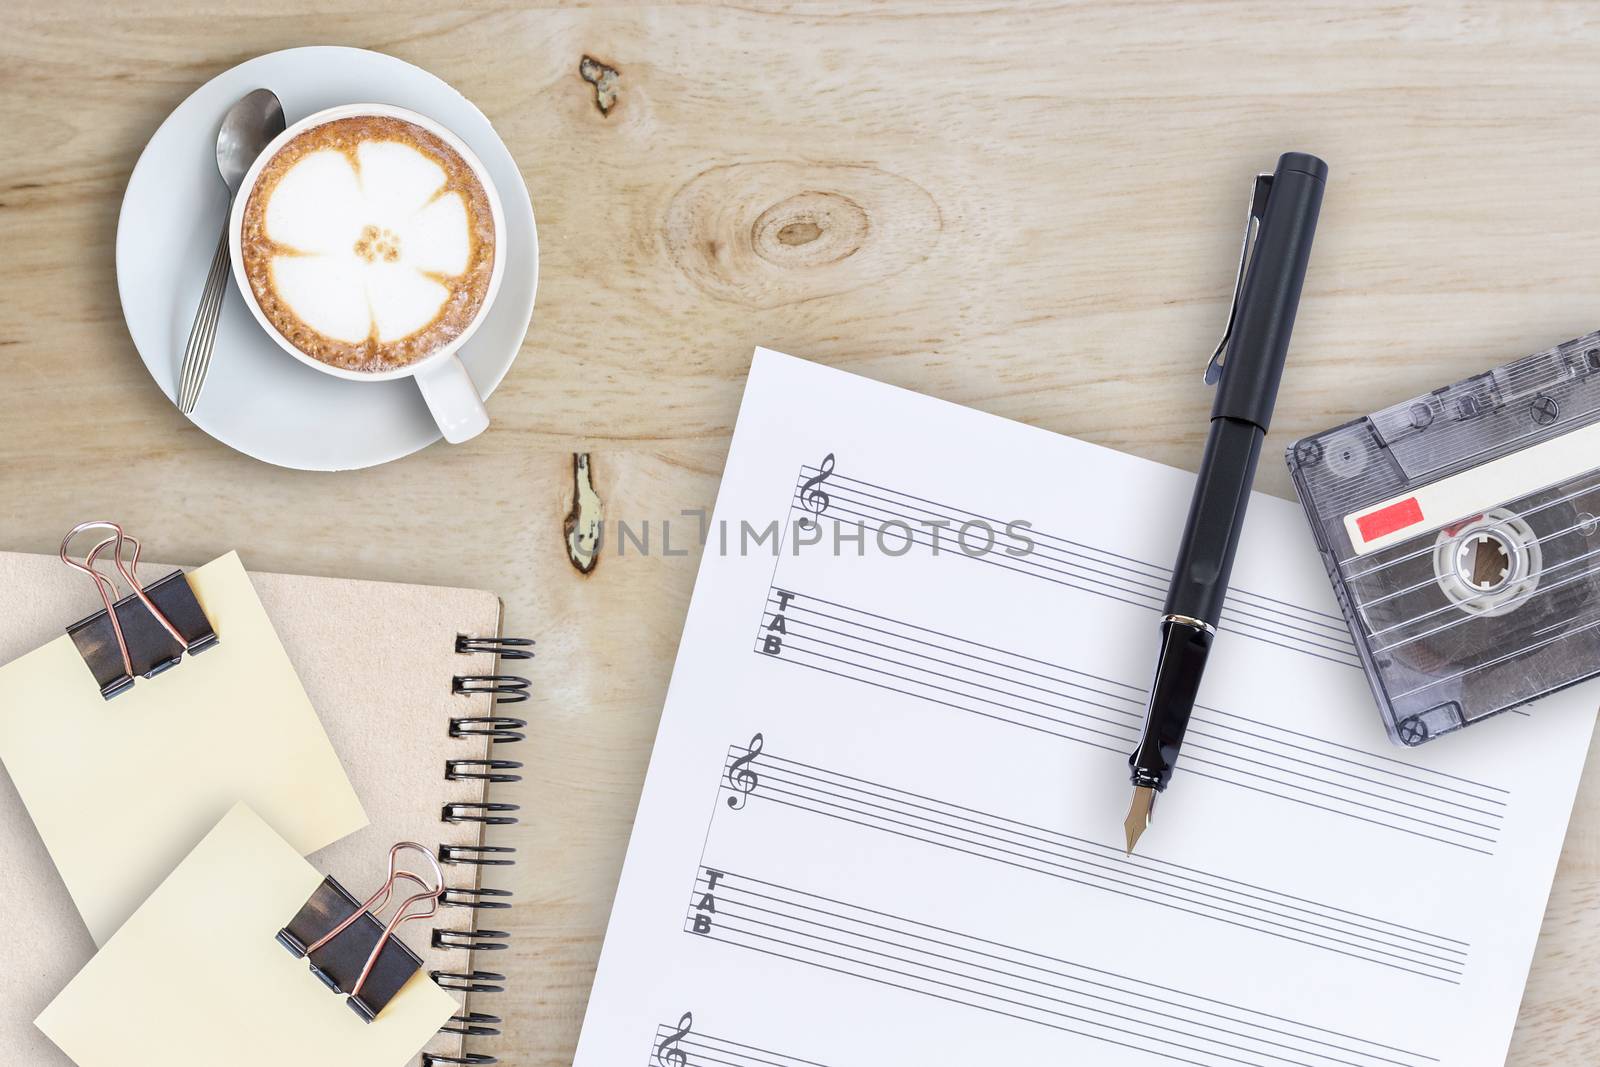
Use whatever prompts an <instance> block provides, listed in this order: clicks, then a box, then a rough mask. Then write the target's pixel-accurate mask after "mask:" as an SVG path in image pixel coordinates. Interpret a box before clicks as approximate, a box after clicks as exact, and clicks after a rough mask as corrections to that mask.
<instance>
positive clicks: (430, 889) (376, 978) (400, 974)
mask: <svg viewBox="0 0 1600 1067" xmlns="http://www.w3.org/2000/svg"><path fill="white" fill-rule="evenodd" d="M408 851H410V852H416V853H418V854H419V855H421V856H422V857H423V858H424V859H425V860H426V861H427V865H428V868H429V870H428V872H427V873H429V874H430V875H431V878H424V877H422V876H421V875H418V874H416V873H414V872H412V871H407V870H401V869H400V854H401V853H402V852H408ZM401 882H410V883H412V884H414V885H416V886H418V887H419V891H418V892H416V893H413V894H411V895H410V896H408V897H406V898H405V899H404V900H402V901H401V902H400V904H399V906H398V907H397V908H396V909H395V912H394V915H393V916H392V917H391V918H390V919H389V921H388V922H387V923H383V922H382V921H381V919H380V918H379V916H380V915H381V913H382V912H383V910H384V909H385V908H386V907H387V906H388V904H389V901H390V899H391V898H392V897H393V896H394V894H395V888H396V886H398V885H399V884H400V883H401ZM444 892H445V884H444V872H443V871H442V870H441V869H440V867H439V863H438V861H437V860H435V859H434V857H433V853H432V852H430V851H429V850H427V849H425V848H423V847H422V846H421V845H419V844H417V843H416V842H414V841H401V842H400V843H398V844H396V845H395V846H394V847H393V848H391V849H390V850H389V876H388V877H387V878H386V879H384V881H383V884H382V885H380V886H379V887H378V889H377V891H376V892H374V893H373V894H372V895H371V896H370V897H368V898H367V899H366V900H365V901H362V902H360V903H357V902H356V899H355V897H353V896H351V895H350V894H349V892H347V891H346V890H345V888H344V887H343V886H341V885H340V884H339V883H338V881H337V880H335V879H334V878H332V877H328V878H324V879H323V880H322V884H321V885H320V886H319V887H318V888H317V891H316V892H315V893H313V894H312V896H311V899H310V900H308V901H306V903H305V906H304V907H302V908H301V909H300V911H299V912H298V913H297V914H296V915H295V916H294V918H293V919H291V920H290V921H289V924H288V925H287V926H285V927H284V928H283V929H282V930H279V931H278V937H277V940H278V943H279V944H281V945H283V947H284V948H286V949H288V950H289V951H290V952H291V953H292V954H293V955H294V956H295V957H296V958H305V959H307V960H308V961H309V962H310V965H311V971H312V973H313V974H314V975H316V977H317V978H318V979H319V980H320V981H321V982H322V983H323V984H324V985H326V986H328V988H330V989H332V990H334V991H335V992H337V993H345V994H346V1002H347V1003H348V1004H349V1005H350V1007H351V1009H352V1010H354V1011H355V1012H356V1014H358V1015H360V1016H361V1017H362V1018H363V1019H364V1020H366V1021H367V1022H371V1021H372V1020H373V1019H375V1018H376V1017H377V1015H378V1013H379V1012H381V1011H382V1010H383V1009H384V1007H385V1006H386V1005H387V1004H388V1003H389V1001H390V1000H391V999H392V998H393V997H394V995H395V994H396V993H397V992H399V990H400V987H401V986H403V985H404V984H405V982H406V981H407V980H409V979H410V977H411V976H412V975H413V974H414V973H416V971H418V970H419V969H421V967H422V960H421V958H420V957H418V956H417V954H416V953H414V952H412V951H411V949H409V948H407V947H406V945H405V944H404V943H403V942H401V941H400V940H398V939H396V938H395V937H394V932H395V930H396V929H397V928H398V927H399V926H400V924H401V923H406V922H410V921H412V920H413V919H426V918H429V917H431V916H433V915H436V914H438V911H439V901H440V899H441V898H442V897H443V896H444ZM419 904H424V905H425V908H423V909H419V910H412V909H413V907H414V906H415V905H419ZM340 915H342V916H343V918H342V919H339V920H338V921H336V922H335V921H334V920H335V919H336V918H337V917H338V916H340ZM330 922H331V923H332V925H331V927H330V926H328V925H327V924H329V923H330ZM352 927H354V929H352ZM317 929H323V930H324V932H323V933H322V934H320V936H316V937H315V939H314V940H308V938H310V937H311V936H312V935H311V933H310V931H312V930H317ZM347 932H348V933H347ZM341 935H343V936H341ZM368 944H370V945H371V948H370V949H368V948H367V947H366V946H367V945H368ZM358 961H359V962H358ZM369 985H370V986H371V987H372V988H369Z"/></svg>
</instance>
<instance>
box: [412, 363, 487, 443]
mask: <svg viewBox="0 0 1600 1067" xmlns="http://www.w3.org/2000/svg"><path fill="white" fill-rule="evenodd" d="M416 379H417V388H419V389H421V390H422V399H423V400H425V401H427V404H428V412H429V414H431V415H432V416H433V421H434V422H437V423H438V424H439V429H440V431H441V432H442V433H443V434H444V439H445V440H446V441H449V442H450V443H451V444H453V445H459V444H460V443H461V442H463V441H470V440H472V439H473V438H474V437H476V436H478V435H479V434H480V433H482V432H483V431H485V430H487V429H488V428H489V413H488V412H487V411H485V410H484V407H483V398H481V397H480V396H478V387H477V386H475V385H473V384H472V379H471V378H470V377H469V376H468V375H467V368H466V367H465V366H463V365H462V363H461V357H460V356H457V355H455V354H454V353H452V354H451V355H450V358H448V359H441V360H439V361H438V362H436V363H434V364H432V365H431V366H428V367H424V368H423V369H421V370H419V371H418V372H417V373H416Z"/></svg>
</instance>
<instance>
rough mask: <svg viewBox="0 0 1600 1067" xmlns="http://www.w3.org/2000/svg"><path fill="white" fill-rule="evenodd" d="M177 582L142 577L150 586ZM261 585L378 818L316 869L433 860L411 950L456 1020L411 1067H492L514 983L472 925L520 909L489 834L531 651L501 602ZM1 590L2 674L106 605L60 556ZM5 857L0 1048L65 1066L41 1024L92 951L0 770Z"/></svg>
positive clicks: (485, 595) (498, 819) (19, 574)
mask: <svg viewBox="0 0 1600 1067" xmlns="http://www.w3.org/2000/svg"><path fill="white" fill-rule="evenodd" d="M171 569H172V568H171V567H167V566H162V565H159V564H148V563H147V564H141V566H140V571H141V574H142V575H143V574H151V575H162V574H165V573H167V572H168V571H170V570H171ZM250 577H251V581H252V583H253V585H254V587H255V590H256V593H257V594H258V595H259V597H260V600H261V603H262V605H263V606H264V607H265V608H266V612H267V615H268V617H269V618H270V619H271V621H272V624H273V627H274V628H275V629H276V630H277V634H278V637H279V639H280V640H281V641H282V644H283V647H284V649H285V651H287V653H288V655H289V659H290V661H291V663H292V664H293V665H294V668H295V671H296V673H297V674H298V675H299V678H300V681H301V683H302V684H303V685H304V687H305V690H306V693H307V694H308V695H309V697H310V698H311V703H312V705H313V707H315V708H316V710H317V713H318V715H319V716H320V718H321V721H322V726H323V728H324V729H325V730H326V732H327V735H328V739H329V740H330V741H331V742H332V744H333V747H334V750H335V751H336V752H337V753H338V755H339V758H340V761H341V762H342V763H343V765H344V770H345V773H346V774H347V775H348V777H349V779H350V782H351V783H352V784H353V785H354V787H355V790H356V793H357V795H358V796H359V797H360V800H361V804H362V806H363V807H364V808H365V810H366V814H367V817H368V819H369V825H368V826H367V828H366V829H364V830H360V831H358V832H356V833H354V834H351V835H349V836H348V837H345V838H343V839H341V840H339V841H337V842H335V843H334V844H332V845H329V846H327V847H325V848H323V849H321V850H319V851H317V852H314V853H312V854H311V855H310V856H309V857H307V858H308V860H309V861H310V862H311V863H312V864H313V865H314V866H315V867H316V868H317V869H318V870H319V871H323V872H326V873H328V874H331V875H333V876H335V877H337V878H338V879H339V880H340V881H341V882H343V883H345V884H347V885H350V886H369V885H373V884H376V882H377V881H378V880H380V879H381V877H382V875H383V871H382V870H381V869H376V870H375V869H374V863H375V862H377V861H375V859H374V857H378V858H379V859H381V857H382V856H383V855H384V854H385V853H386V852H387V850H388V848H389V846H390V845H391V844H393V843H394V842H396V841H401V840H410V841H419V842H423V843H426V844H428V845H430V846H436V847H437V850H438V856H439V858H440V860H441V861H442V863H443V867H444V871H445V873H446V876H447V878H448V879H449V881H450V882H451V888H450V889H449V890H448V891H447V892H446V894H445V898H444V905H445V906H444V907H443V908H441V910H440V913H439V915H438V916H436V917H435V918H434V919H431V920H429V921H428V923H427V924H423V923H415V924H411V926H410V927H407V928H403V929H402V936H403V937H404V939H405V940H406V942H407V944H409V945H410V947H411V948H413V949H414V950H415V951H416V952H417V953H418V954H419V955H420V956H421V957H422V959H423V965H424V967H425V968H426V969H427V970H428V971H429V972H431V973H433V974H434V975H435V976H436V980H437V981H438V982H439V984H440V985H441V986H443V987H444V988H446V989H447V990H450V991H451V992H452V993H453V994H454V995H455V997H456V998H457V1000H458V1002H459V1003H460V1004H461V1009H460V1012H459V1013H458V1014H457V1015H456V1016H455V1018H453V1019H452V1020H451V1021H450V1022H448V1023H446V1024H445V1028H444V1030H442V1031H441V1032H440V1034H439V1035H438V1036H437V1037H436V1038H435V1039H434V1040H433V1041H431V1042H429V1044H428V1046H427V1048H426V1050H424V1052H423V1053H422V1054H421V1055H420V1056H419V1057H418V1058H417V1059H416V1060H414V1061H413V1063H415V1064H422V1065H424V1067H433V1065H439V1067H443V1065H445V1064H451V1063H459V1062H469V1063H489V1062H492V1060H490V1059H478V1058H473V1057H474V1056H475V1055H482V1054H481V1053H474V1052H473V1051H472V1049H471V1047H470V1046H471V1045H472V1043H473V1042H472V1040H470V1039H469V1038H468V1036H467V1035H468V1034H469V1033H470V1034H471V1035H472V1036H473V1037H479V1036H492V1035H493V1034H495V1033H496V1032H497V1028H498V1020H497V1019H496V1018H495V1016H494V1014H493V1005H492V1002H489V1001H487V1000H486V997H487V995H488V994H490V993H493V992H498V991H499V989H500V987H503V985H504V980H503V979H502V978H501V977H500V976H499V975H497V974H493V973H491V972H489V971H486V970H483V969H481V968H480V967H478V966H476V965H475V963H474V959H475V956H476V954H477V951H480V950H491V949H493V948H494V947H496V946H503V945H504V944H505V943H506V935H504V934H501V933H498V932H496V931H494V930H491V929H486V928H485V926H493V925H494V924H493V923H492V921H491V922H487V923H480V922H479V921H478V920H479V918H480V917H485V918H487V917H488V916H492V915H493V914H494V913H495V912H496V911H498V910H501V909H503V908H506V907H509V906H510V903H511V901H510V893H509V892H508V891H506V890H504V889H500V888H497V887H495V886H494V885H493V884H492V879H490V878H485V877H483V875H485V874H486V873H489V872H490V871H492V869H493V868H495V867H499V866H505V865H508V864H509V863H511V862H512V856H511V853H512V851H513V850H512V849H510V848H508V847H506V846H486V845H485V843H484V836H483V833H484V828H485V826H486V825H490V824H492V823H507V822H511V821H514V820H515V815H514V814H513V811H514V808H512V807H511V806H509V805H505V804H504V803H503V802H499V801H496V800H494V799H492V798H490V797H489V795H488V794H489V791H490V790H491V789H492V788H493V784H492V783H496V782H509V781H514V780H515V779H516V774H515V770H516V767H517V764H516V762H515V761H514V760H512V759H511V758H509V756H508V755H507V754H505V752H504V745H506V744H508V743H510V742H514V741H518V740H521V736H522V735H521V732H520V730H521V727H522V726H523V722H522V720H521V719H519V718H517V717H515V715H514V713H515V711H516V710H517V709H516V708H515V707H511V705H514V704H516V703H518V702H520V701H522V700H524V699H526V697H527V689H528V682H527V681H526V680H525V679H523V678H520V677H516V676H514V675H513V674H510V673H502V670H504V669H505V668H502V667H501V666H500V661H502V660H512V659H525V658H528V657H529V656H530V655H531V651H530V650H529V649H528V648H527V647H526V643H525V642H522V641H519V640H517V639H514V638H506V637H502V636H501V635H500V615H501V606H500V601H499V598H498V597H497V596H495V594H493V593H490V592H484V591H481V590H471V589H451V588H437V587H427V586H417V585H403V584H396V583H387V582H365V581H353V580H348V579H340V578H312V577H304V576H297V575H283V574H261V573H252V574H251V576H250ZM0 588H4V589H5V590H7V597H8V601H9V604H8V607H9V610H8V611H6V612H4V613H0V662H9V661H11V660H13V659H15V658H17V657H18V656H21V655H23V654H26V653H28V652H30V651H32V650H33V649H35V648H37V647H38V646H40V645H42V644H44V643H46V642H47V641H50V640H52V639H53V638H56V637H58V636H60V634H61V633H62V631H63V629H64V628H65V627H66V625H67V624H69V623H71V622H73V621H75V620H77V619H79V618H82V617H83V616H85V615H88V614H89V613H91V612H93V611H94V610H96V609H97V608H99V606H100V605H99V601H98V598H97V596H96V594H95V591H94V588H93V586H91V585H90V583H89V582H88V581H87V580H85V579H84V578H83V576H82V575H80V574H74V573H73V572H71V571H69V570H68V569H67V568H66V567H65V566H63V565H62V563H61V561H60V560H59V559H57V558H56V557H55V556H40V555H27V554H21V553H11V552H0ZM140 684H144V683H140ZM83 817H84V818H93V812H92V811H85V812H84V813H83ZM0 857H5V859H4V862H3V863H0V929H4V930H5V931H6V932H7V933H6V936H7V938H8V940H9V941H10V945H11V947H10V948H9V949H8V950H7V956H8V959H9V960H12V961H15V963H16V965H15V966H12V967H8V968H6V969H5V970H4V971H0V1048H4V1049H6V1050H7V1052H6V1056H5V1059H6V1060H7V1062H16V1063H27V1064H29V1065H30V1067H32V1065H39V1067H70V1065H71V1061H70V1060H69V1059H68V1058H67V1057H66V1056H65V1055H63V1054H62V1053H61V1052H60V1050H58V1049H57V1048H56V1047H55V1045H54V1044H52V1043H51V1041H50V1040H49V1039H48V1038H46V1037H45V1036H44V1034H43V1033H41V1032H40V1031H39V1030H38V1029H37V1028H36V1027H35V1025H34V1019H35V1018H36V1017H37V1016H38V1015H39V1013H40V1012H41V1011H42V1010H43V1009H44V1008H45V1006H46V1005H47V1004H49V1003H50V1001H51V1000H52V999H53V998H54V997H55V996H56V994H57V993H59V992H60V991H61V990H62V989H63V988H64V987H65V986H66V985H67V983H68V982H69V981H70V980H71V979H72V978H73V976H74V975H76V974H77V973H78V972H79V970H80V969H82V967H83V966H84V965H85V964H86V963H87V962H88V961H89V959H90V958H91V957H93V955H94V953H95V944H94V941H93V940H92V939H91V937H90V935H89V931H88V929H87V927H86V926H85V925H84V922H83V919H82V918H81V917H80V915H79V913H78V911H77V909H76V908H75V907H74V905H73V902H72V900H71V898H70V897H69V895H68V893H67V890H66V887H65V885H64V884H63V883H62V880H61V877H60V875H59V873H58V872H57V870H56V868H55V866H54V864H53V863H52V862H51V859H50V856H49V854H48V853H47V852H46V850H45V847H44V844H43V842H42V841H41V839H40V837H39V835H38V833H37V831H36V830H35V827H34V824H33V822H32V820H31V819H30V817H29V814H28V812H27V811H26V810H25V808H24V807H23V804H22V802H21V799H20V798H19V796H18V794H17V792H16V789H15V788H14V786H13V783H12V781H11V779H10V778H9V777H8V776H7V775H6V773H5V772H4V771H3V770H0ZM486 868H487V869H488V870H487V871H486ZM486 883H487V884H486ZM424 925H426V927H427V928H422V927H424ZM419 928H420V929H419ZM308 980H309V979H308ZM174 1062H181V1061H179V1060H174Z"/></svg>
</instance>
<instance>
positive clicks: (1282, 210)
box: [1123, 152, 1328, 853]
mask: <svg viewBox="0 0 1600 1067" xmlns="http://www.w3.org/2000/svg"><path fill="white" fill-rule="evenodd" d="M1327 176H1328V165H1327V164H1326V163H1324V162H1323V161H1322V160H1320V159H1318V158H1317V157H1316V156H1308V155H1305V154H1304V153H1301V152H1288V153H1285V154H1284V155H1282V156H1280V157H1279V158H1278V169H1277V170H1276V171H1274V172H1273V173H1272V174H1270V175H1268V174H1262V175H1258V176H1257V177H1256V179H1255V185H1254V187H1253V190H1252V194H1251V198H1250V214H1249V216H1248V217H1247V218H1246V220H1245V234H1244V248H1243V249H1242V250H1241V252H1240V255H1239V275H1238V278H1237V279H1236V281H1235V283H1234V290H1233V306H1232V308H1230V309H1229V312H1228V325H1227V328H1226V330H1225V331H1224V332H1223V335H1222V343H1221V344H1219V345H1218V346H1217V350H1216V351H1215V352H1214V353H1212V356H1211V362H1210V363H1209V364H1208V365H1207V366H1206V374H1205V380H1206V384H1207V385H1213V384H1216V385H1217V399H1216V403H1215V404H1213V405H1212V408H1211V433H1210V435H1209V436H1208V437H1207V438H1206V450H1205V455H1204V456H1202V457H1201V460H1200V473H1199V475H1198V477H1197V478H1196V481H1195V487H1194V499H1193V500H1192V501H1190V503H1189V518H1188V520H1187V522H1186V523H1185V524H1184V528H1183V540H1182V542H1180V543H1179V545H1178V559H1177V562H1176V563H1174V564H1173V567H1172V585H1171V587H1170V588H1169V589H1168V590H1167V602H1166V606H1165V607H1163V608H1162V610H1161V656H1160V658H1159V659H1158V660H1157V661H1156V677H1155V681H1154V683H1152V684H1151V686H1150V704H1149V706H1148V707H1147V708H1146V709H1145V717H1144V732H1143V734H1142V735H1141V737H1140V739H1139V747H1138V748H1137V749H1135V750H1134V752H1133V755H1131V756H1129V757H1128V766H1129V767H1130V768H1131V769H1132V770H1131V773H1130V775H1129V778H1130V779H1131V780H1132V782H1133V804H1132V806H1131V807H1129V809H1128V817H1127V819H1126V820H1125V821H1124V822H1123V828H1124V829H1125V830H1126V831H1127V837H1128V851H1129V852H1130V853H1132V852H1133V846H1134V843H1135V842H1137V841H1138V840H1139V835H1140V834H1142V833H1144V831H1145V828H1146V827H1148V826H1149V825H1150V815H1151V812H1152V811H1153V810H1154V808H1155V802H1156V794H1157V793H1159V792H1162V791H1163V790H1165V789H1166V788H1167V783H1168V782H1170V781H1171V780H1172V768H1173V765H1174V764H1175V763H1176V762H1177V760H1178V748H1179V746H1181V745H1182V744H1183V734H1184V731H1185V730H1186V729H1187V728H1188V726H1189V713H1190V712H1191V711H1193V710H1194V699H1195V694H1196V693H1197V692H1198V691H1199V689H1200V675H1201V674H1202V673H1203V672H1204V671H1205V667H1206V657H1207V656H1208V655H1209V654H1210V652H1211V640H1212V638H1213V637H1215V636H1216V632H1217V620H1218V619H1219V618H1220V617H1221V615H1222V598H1223V596H1224V595H1225V594H1226V593H1227V591H1228V574H1229V572H1230V571H1231V570H1233V553H1234V550H1235V549H1237V548H1238V547H1239V534H1240V531H1242V530H1243V529H1244V512H1245V507H1246V505H1248V504H1249V503H1250V483H1251V482H1252V481H1253V480H1254V478H1255V473H1256V459H1257V457H1258V456H1259V455H1260V453H1261V439H1262V438H1263V437H1265V436H1266V434H1267V423H1268V422H1269V421H1271V418H1272V405H1273V402H1274V401H1275V400H1276V399H1277V395H1278V379H1279V378H1281V377H1282V376H1283V361H1284V357H1285V356H1287V355H1288V352H1289V333H1290V331H1291V330H1293V329H1294V313H1295V308H1296V307H1297V306H1298V305H1299V303H1300V287H1301V285H1302V284H1303V283H1304V281H1305V277H1306V262H1307V261H1308V260H1309V259H1310V257H1311V237H1312V235H1313V234H1314V233H1315V232H1316V229H1317V212H1318V211H1319V210H1320V209H1321V207H1322V188H1323V183H1324V182H1325V181H1326V179H1327ZM1252 233H1253V234H1254V235H1255V241H1254V244H1253V246H1252V242H1251V234H1252ZM1252 248H1253V251H1252ZM1219 378H1220V384H1218V380H1219Z"/></svg>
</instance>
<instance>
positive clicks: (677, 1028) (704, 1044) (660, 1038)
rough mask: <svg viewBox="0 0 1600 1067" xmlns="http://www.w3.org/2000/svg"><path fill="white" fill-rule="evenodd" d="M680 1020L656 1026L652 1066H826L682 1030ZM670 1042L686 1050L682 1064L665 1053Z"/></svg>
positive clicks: (723, 1038) (667, 1052)
mask: <svg viewBox="0 0 1600 1067" xmlns="http://www.w3.org/2000/svg"><path fill="white" fill-rule="evenodd" d="M681 1023H682V1021H681V1020H680V1021H679V1024H673V1023H661V1024H660V1025H658V1026H657V1027H656V1036H655V1041H654V1042H653V1043H652V1045H651V1056H650V1062H649V1067H700V1065H701V1064H716V1065H718V1067H827V1065H826V1064H822V1063H818V1062H817V1061H816V1060H806V1059H801V1058H800V1057H799V1056H790V1055H787V1054H785V1053H782V1052H776V1051H774V1050H772V1049H768V1048H762V1047H761V1046H759V1045H750V1044H746V1043H744V1042H742V1041H734V1040H732V1039H731V1038H726V1037H718V1036H716V1035H713V1034H702V1033H699V1032H697V1031H693V1030H690V1031H688V1032H683V1026H682V1025H681ZM674 1038H676V1040H675V1041H674V1040H673V1039H674ZM669 1044H671V1045H672V1046H673V1047H675V1048H677V1049H679V1050H682V1051H683V1052H684V1059H683V1060H682V1061H681V1064H680V1061H678V1060H677V1059H676V1058H672V1057H671V1053H670V1051H666V1052H665V1055H664V1054H663V1052H664V1050H666V1049H667V1046H668V1045H669Z"/></svg>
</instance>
